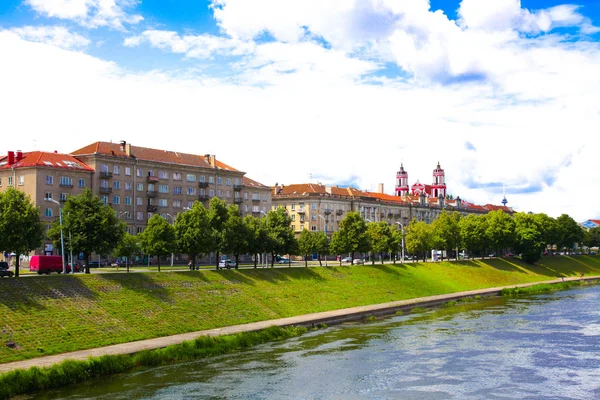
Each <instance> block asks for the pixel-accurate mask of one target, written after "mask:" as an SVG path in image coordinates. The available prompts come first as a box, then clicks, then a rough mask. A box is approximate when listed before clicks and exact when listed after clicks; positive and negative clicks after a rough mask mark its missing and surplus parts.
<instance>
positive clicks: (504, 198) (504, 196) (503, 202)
mask: <svg viewBox="0 0 600 400" xmlns="http://www.w3.org/2000/svg"><path fill="white" fill-rule="evenodd" d="M502 194H503V197H502V205H503V206H504V207H506V203H508V201H507V200H506V187H505V186H504V183H503V184H502Z"/></svg>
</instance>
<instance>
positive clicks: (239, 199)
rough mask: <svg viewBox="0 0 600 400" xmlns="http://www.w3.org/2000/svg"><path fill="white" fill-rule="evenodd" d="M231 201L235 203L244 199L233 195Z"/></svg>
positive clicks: (239, 202)
mask: <svg viewBox="0 0 600 400" xmlns="http://www.w3.org/2000/svg"><path fill="white" fill-rule="evenodd" d="M233 202H234V203H235V204H241V203H243V202H244V199H243V198H241V197H234V198H233Z"/></svg>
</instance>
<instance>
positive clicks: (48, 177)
mask: <svg viewBox="0 0 600 400" xmlns="http://www.w3.org/2000/svg"><path fill="white" fill-rule="evenodd" d="M53 184H54V177H53V176H52V175H46V185H53Z"/></svg>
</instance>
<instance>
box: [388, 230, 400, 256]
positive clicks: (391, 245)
mask: <svg viewBox="0 0 600 400" xmlns="http://www.w3.org/2000/svg"><path fill="white" fill-rule="evenodd" d="M390 230H391V232H392V236H391V237H390V240H389V241H388V251H389V252H390V253H392V254H393V255H394V257H393V260H394V264H396V255H397V254H398V252H402V230H400V229H390ZM402 262H404V260H402Z"/></svg>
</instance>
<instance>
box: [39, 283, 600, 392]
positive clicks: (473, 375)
mask: <svg viewBox="0 0 600 400" xmlns="http://www.w3.org/2000/svg"><path fill="white" fill-rule="evenodd" d="M599 300H600V286H592V287H587V288H584V289H573V290H569V291H563V292H557V293H552V294H547V295H539V296H533V297H528V298H519V299H492V300H486V301H482V302H479V303H471V304H467V305H461V306H457V307H451V308H443V309H440V310H434V311H429V312H425V313H422V314H412V315H404V316H395V317H392V318H387V319H385V320H379V321H374V322H368V323H361V324H347V325H342V326H335V327H330V328H327V329H325V330H321V331H317V332H312V333H309V334H307V335H304V336H302V337H300V338H296V339H293V340H288V341H285V342H280V343H272V344H268V345H264V346H258V347H255V348H252V349H250V350H248V351H244V352H241V353H236V354H229V355H225V356H221V357H216V358H213V359H210V360H202V361H195V362H189V363H185V364H177V365H170V366H165V367H159V368H153V369H148V370H144V371H138V372H134V373H129V374H123V375H119V376H115V377H111V378H102V379H98V380H95V381H93V382H90V383H86V384H83V385H79V386H76V387H69V388H64V389H61V390H57V391H51V392H46V393H42V394H39V395H37V396H34V397H32V398H39V399H55V398H73V399H86V398H87V399H111V400H116V399H586V400H588V399H594V398H600V309H599V305H600V302H599Z"/></svg>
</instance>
